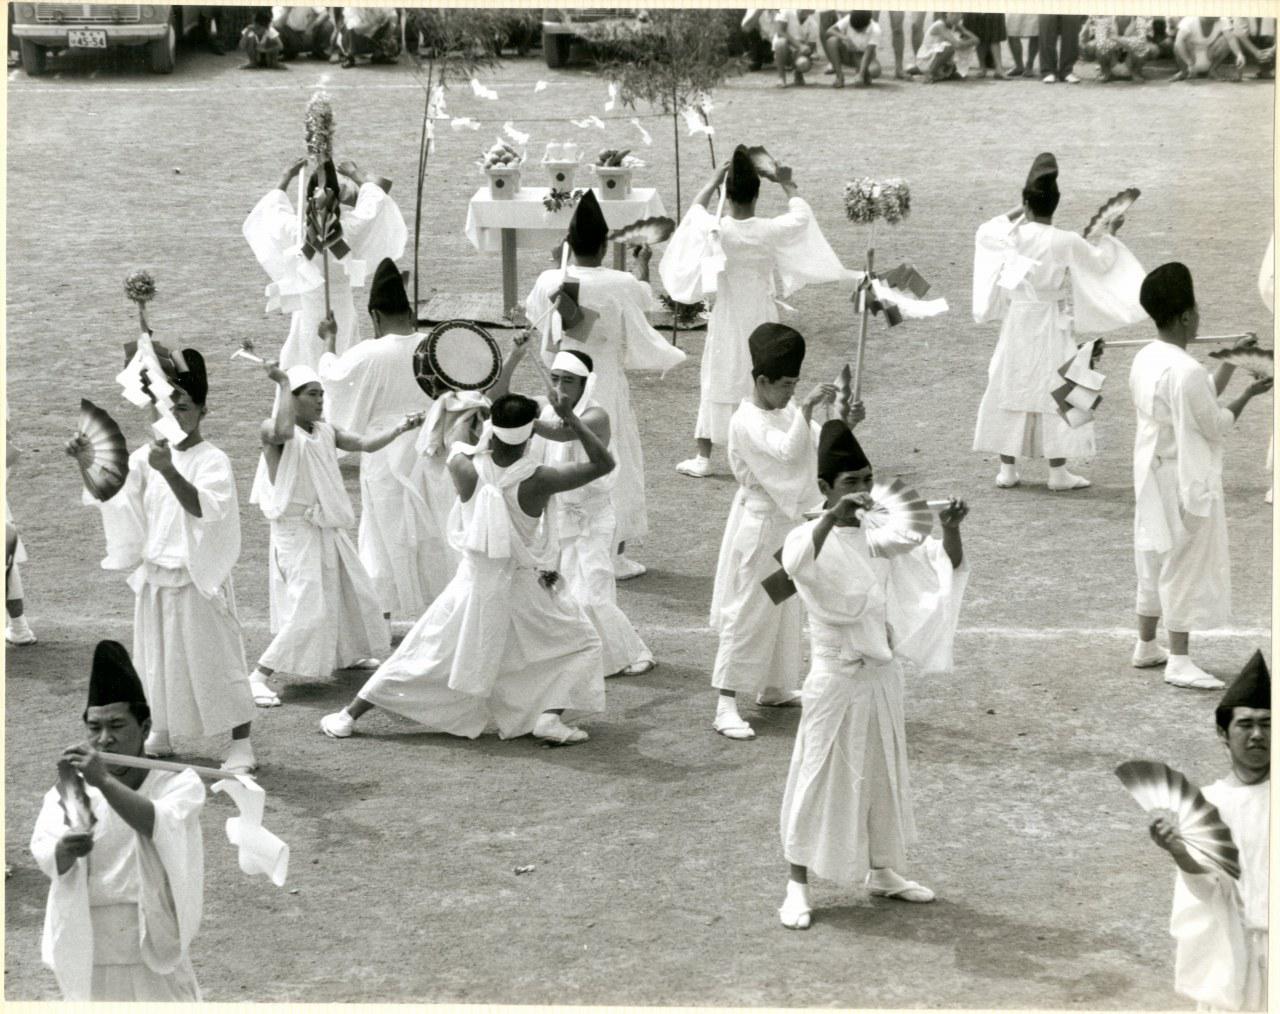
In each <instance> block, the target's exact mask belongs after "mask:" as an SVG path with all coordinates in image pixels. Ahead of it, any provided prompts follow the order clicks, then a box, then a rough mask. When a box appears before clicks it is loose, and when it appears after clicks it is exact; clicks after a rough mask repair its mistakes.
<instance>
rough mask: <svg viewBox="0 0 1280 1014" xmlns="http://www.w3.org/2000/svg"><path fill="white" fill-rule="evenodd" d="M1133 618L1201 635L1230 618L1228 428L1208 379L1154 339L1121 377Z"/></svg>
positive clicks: (1174, 349) (1229, 419)
mask: <svg viewBox="0 0 1280 1014" xmlns="http://www.w3.org/2000/svg"><path fill="white" fill-rule="evenodd" d="M1129 389H1130V391H1131V392H1132V394H1133V404H1134V407H1135V408H1136V409H1137V429H1136V432H1135V434H1134V440H1133V489H1134V494H1135V498H1136V505H1135V510H1134V518H1133V550H1134V561H1135V565H1136V568H1137V573H1138V595H1137V611H1138V613H1139V614H1140V615H1143V616H1162V617H1164V624H1165V629H1166V630H1177V631H1192V630H1207V629H1211V628H1213V627H1220V626H1223V625H1224V624H1226V623H1227V622H1228V621H1229V620H1230V618H1231V555H1230V552H1229V550H1228V547H1227V515H1226V505H1225V499H1224V495H1223V489H1222V451H1223V444H1224V442H1225V439H1226V436H1227V434H1228V433H1229V432H1230V430H1231V428H1232V427H1233V426H1234V425H1235V417H1234V416H1233V415H1232V414H1231V411H1230V410H1229V409H1227V408H1224V407H1222V406H1221V405H1219V404H1218V394H1217V390H1216V389H1215V388H1214V385H1213V378H1212V377H1211V376H1210V375H1209V372H1208V371H1207V370H1206V369H1205V368H1204V367H1202V366H1201V365H1200V364H1199V363H1197V362H1196V361H1195V360H1194V359H1193V358H1192V357H1191V356H1190V355H1188V354H1187V353H1186V352H1185V351H1184V350H1182V349H1180V348H1178V347H1177V346H1176V345H1171V344H1169V343H1168V342H1163V341H1154V342H1152V343H1151V344H1150V345H1147V346H1145V347H1143V348H1142V349H1141V350H1139V352H1138V354H1137V355H1136V356H1134V358H1133V367H1132V369H1131V370H1130V373H1129Z"/></svg>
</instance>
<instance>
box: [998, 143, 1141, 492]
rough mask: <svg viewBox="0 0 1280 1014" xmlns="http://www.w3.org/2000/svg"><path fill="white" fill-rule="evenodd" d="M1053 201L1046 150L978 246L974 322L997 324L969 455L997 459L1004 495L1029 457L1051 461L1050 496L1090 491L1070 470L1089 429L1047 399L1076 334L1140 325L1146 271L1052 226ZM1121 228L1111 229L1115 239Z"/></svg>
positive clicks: (1108, 242) (1102, 244)
mask: <svg viewBox="0 0 1280 1014" xmlns="http://www.w3.org/2000/svg"><path fill="white" fill-rule="evenodd" d="M1058 197H1059V194H1058V163H1057V161H1056V160H1055V159H1054V157H1053V155H1051V154H1049V153H1047V152H1046V153H1045V154H1042V155H1037V156H1036V160H1035V162H1034V164H1033V165H1032V166H1031V172H1030V173H1029V174H1028V176H1027V182H1026V186H1025V187H1024V188H1023V191H1022V205H1021V207H1019V208H1016V209H1014V210H1013V211H1011V212H1009V213H1008V214H1005V215H1000V216H998V217H996V218H993V219H991V221H989V222H986V223H984V224H983V225H982V226H981V227H980V228H979V229H978V234H977V239H976V241H975V244H974V254H973V319H974V320H975V321H977V322H978V323H979V324H985V323H986V322H988V321H993V320H1002V321H1003V323H1002V325H1001V327H1000V339H999V341H998V342H997V344H996V350H995V353H994V355H992V357H991V365H990V366H989V367H988V369H987V390H986V393H984V394H983V396H982V404H981V405H980V406H979V407H978V424H977V427H976V429H975V431H974V435H973V449H974V450H975V451H983V452H985V453H987V454H998V455H1000V474H999V475H998V476H997V477H996V485H997V486H999V487H1000V488H1001V489H1009V488H1011V487H1013V486H1016V485H1018V483H1019V481H1020V475H1019V473H1018V471H1017V468H1016V465H1017V459H1018V458H1025V457H1033V458H1048V459H1049V489H1051V490H1054V491H1055V492H1061V491H1065V490H1072V489H1084V488H1086V487H1087V486H1089V481H1088V480H1087V479H1085V478H1084V477H1082V476H1079V475H1075V474H1073V473H1071V472H1069V471H1068V470H1067V464H1066V463H1067V459H1068V458H1088V457H1092V456H1093V454H1094V453H1095V451H1096V446H1097V445H1096V443H1095V440H1094V433H1093V423H1092V422H1087V423H1085V424H1084V425H1083V426H1079V427H1076V428H1074V429H1073V428H1071V427H1070V426H1068V425H1067V423H1066V421H1065V420H1064V419H1063V418H1062V416H1061V415H1059V414H1058V408H1057V405H1056V403H1055V402H1054V400H1053V397H1052V391H1053V389H1054V388H1056V387H1058V386H1060V385H1061V383H1062V378H1061V377H1060V376H1059V375H1058V370H1059V368H1060V367H1061V366H1062V365H1063V364H1064V363H1065V362H1067V360H1069V359H1070V358H1071V357H1072V356H1074V355H1075V353H1076V343H1075V334H1076V332H1081V333H1085V334H1094V333H1101V332H1103V331H1111V330H1113V329H1115V328H1117V327H1122V326H1123V325H1125V324H1134V323H1137V322H1138V321H1140V320H1141V319H1142V308H1141V307H1140V306H1139V305H1138V286H1140V285H1141V284H1142V277H1143V270H1142V265H1140V264H1139V263H1138V261H1137V258H1135V257H1134V256H1133V254H1132V253H1130V252H1129V249H1128V248H1127V247H1126V246H1125V245H1124V244H1123V243H1121V242H1120V241H1119V240H1118V239H1116V238H1115V236H1114V235H1109V236H1103V237H1102V238H1101V239H1099V240H1097V241H1096V242H1093V243H1091V242H1088V241H1087V240H1085V239H1084V238H1083V237H1082V236H1079V235H1077V234H1076V233H1074V232H1068V231H1066V230H1065V229H1058V228H1056V227H1055V226H1054V225H1053V224H1052V223H1053V213H1054V211H1055V209H1056V208H1057V206H1058ZM1123 221H1124V219H1123V218H1120V219H1118V220H1117V221H1116V222H1114V223H1113V225H1112V232H1113V233H1114V231H1115V230H1116V229H1118V228H1119V227H1120V224H1121V223H1122V222H1123ZM1068 301H1070V302H1069V303H1068ZM1069 306H1070V308H1069Z"/></svg>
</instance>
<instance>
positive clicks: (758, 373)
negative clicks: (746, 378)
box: [751, 367, 792, 384]
mask: <svg viewBox="0 0 1280 1014" xmlns="http://www.w3.org/2000/svg"><path fill="white" fill-rule="evenodd" d="M770 373H771V371H769V370H759V369H756V368H755V367H752V369H751V379H752V380H759V379H760V378H761V377H763V378H764V379H765V380H767V381H769V383H771V384H776V383H777V382H778V381H779V380H781V379H782V378H783V377H790V376H792V374H790V373H779V374H778V375H777V376H776V377H774V376H770Z"/></svg>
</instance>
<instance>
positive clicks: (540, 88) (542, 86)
mask: <svg viewBox="0 0 1280 1014" xmlns="http://www.w3.org/2000/svg"><path fill="white" fill-rule="evenodd" d="M546 90H547V82H545V81H539V82H538V83H537V84H535V85H534V86H533V94H534V95H537V94H538V92H545V91H546Z"/></svg>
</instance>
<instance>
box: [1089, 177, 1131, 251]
mask: <svg viewBox="0 0 1280 1014" xmlns="http://www.w3.org/2000/svg"><path fill="white" fill-rule="evenodd" d="M1141 195H1142V191H1141V190H1139V189H1138V188H1137V187H1129V188H1128V189H1126V190H1121V191H1120V193H1118V194H1116V195H1115V197H1112V198H1111V199H1110V200H1108V201H1106V202H1105V203H1104V204H1103V205H1102V207H1101V208H1099V209H1098V210H1097V212H1096V213H1095V214H1094V216H1093V217H1092V218H1091V219H1089V224H1088V225H1086V226H1085V227H1084V234H1083V235H1084V238H1085V239H1087V240H1089V241H1090V242H1092V241H1093V240H1095V239H1100V238H1101V237H1102V236H1105V235H1107V234H1108V233H1109V232H1111V224H1112V223H1113V222H1114V221H1115V220H1116V219H1117V218H1120V217H1121V216H1122V215H1123V214H1124V213H1125V212H1126V211H1128V210H1129V209H1130V208H1131V207H1133V202H1134V201H1136V200H1137V199H1138V198H1139V197H1140V196H1141Z"/></svg>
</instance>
